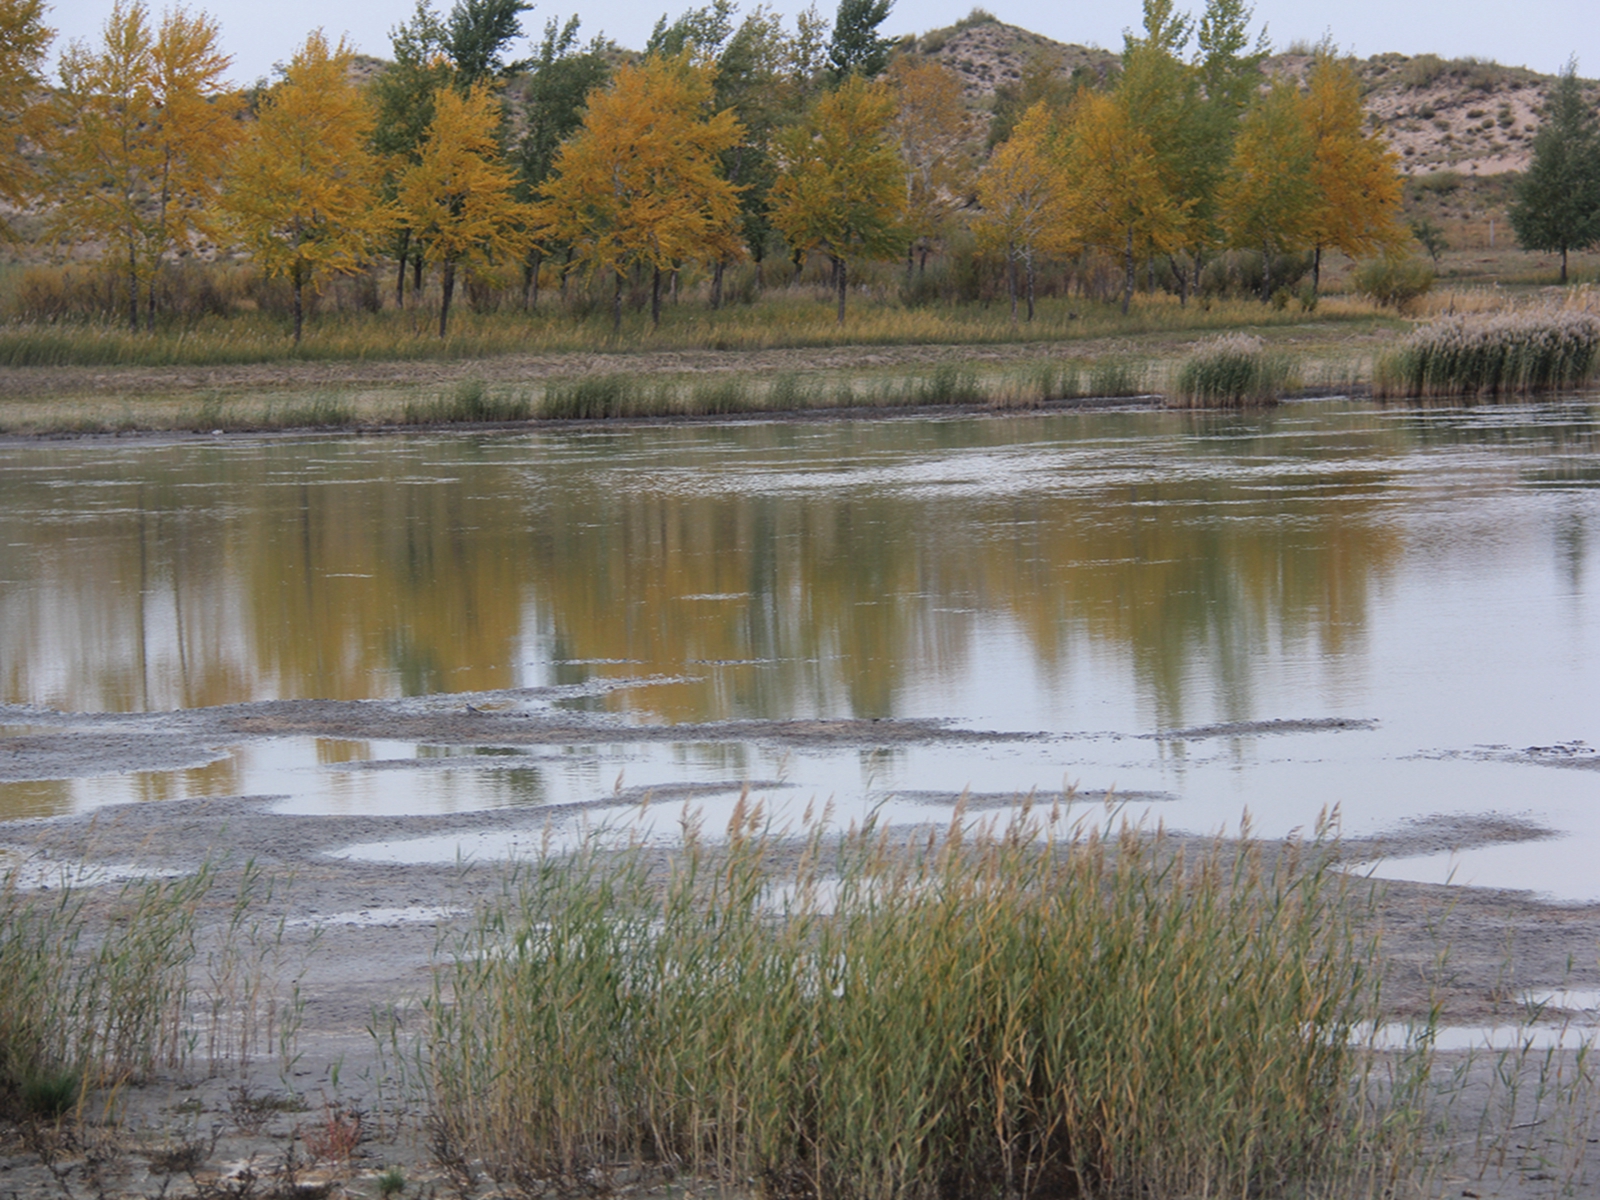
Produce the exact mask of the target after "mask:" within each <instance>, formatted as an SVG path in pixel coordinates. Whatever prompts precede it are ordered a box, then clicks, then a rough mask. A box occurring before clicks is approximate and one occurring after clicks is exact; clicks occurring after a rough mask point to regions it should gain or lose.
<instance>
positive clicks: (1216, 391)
mask: <svg viewBox="0 0 1600 1200" xmlns="http://www.w3.org/2000/svg"><path fill="white" fill-rule="evenodd" d="M1293 376H1294V368H1293V364H1292V363H1291V362H1290V361H1289V359H1288V358H1287V357H1285V356H1284V355H1282V354H1274V353H1271V352H1269V351H1268V350H1267V348H1266V345H1265V344H1264V343H1263V342H1262V340H1261V339H1260V338H1257V337H1249V336H1247V335H1245V334H1238V333H1232V334H1226V335H1224V336H1222V337H1219V338H1216V339H1214V340H1212V341H1209V342H1204V343H1202V344H1201V345H1200V346H1199V347H1198V348H1197V349H1196V350H1195V352H1194V353H1193V354H1191V355H1189V357H1188V358H1186V359H1184V360H1183V364H1182V365H1181V366H1180V367H1179V368H1178V377H1177V386H1176V388H1175V393H1176V394H1175V395H1174V396H1173V397H1171V402H1173V403H1176V404H1180V405H1184V406H1187V407H1190V408H1226V407H1237V406H1239V405H1245V404H1275V403H1277V401H1278V399H1279V397H1281V396H1282V395H1283V393H1284V392H1285V391H1286V390H1288V388H1289V387H1290V385H1291V383H1292V380H1293Z"/></svg>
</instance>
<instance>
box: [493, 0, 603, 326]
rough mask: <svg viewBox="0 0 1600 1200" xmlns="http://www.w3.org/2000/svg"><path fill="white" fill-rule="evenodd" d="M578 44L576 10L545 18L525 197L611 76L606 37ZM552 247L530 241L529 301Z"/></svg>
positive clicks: (521, 160)
mask: <svg viewBox="0 0 1600 1200" xmlns="http://www.w3.org/2000/svg"><path fill="white" fill-rule="evenodd" d="M577 47H578V18H577V17H576V16H573V17H570V18H568V19H567V22H566V24H564V25H558V24H557V22H556V20H555V19H554V18H551V19H550V20H549V21H548V22H547V23H546V24H545V27H544V39H543V41H541V42H540V43H539V49H538V52H537V53H536V54H535V55H534V57H533V59H532V61H531V63H530V64H529V70H528V82H527V84H526V85H525V86H524V88H523V93H522V110H523V121H524V122H525V128H524V132H523V135H522V141H521V143H520V145H519V146H518V147H517V155H516V161H517V180H518V193H517V194H518V196H519V198H520V199H523V200H528V201H531V200H532V199H533V198H534V197H535V196H536V195H537V194H538V192H539V189H540V188H541V187H543V186H544V182H545V180H547V179H548V178H550V172H551V171H552V170H553V169H554V167H555V162H556V154H557V153H558V152H559V150H560V148H561V144H562V143H563V142H565V141H566V140H567V139H568V138H570V137H571V136H572V135H573V134H574V133H576V132H577V130H578V128H579V127H580V126H581V125H582V124H583V106H584V101H585V100H586V99H587V98H588V96H589V93H590V92H592V91H594V90H595V89H596V88H600V87H604V86H605V83H606V80H607V79H608V78H610V75H611V64H610V62H609V59H608V56H607V45H606V43H605V42H603V41H601V40H599V39H596V40H595V41H593V42H591V43H590V44H589V46H588V47H587V48H586V49H584V50H579V49H578V48H577ZM548 249H550V247H548V246H540V245H539V244H538V243H536V242H530V243H529V246H528V251H527V256H526V258H525V260H524V262H523V274H522V297H523V306H524V307H528V306H529V305H530V304H534V305H536V304H537V303H538V300H539V268H540V265H541V262H542V260H543V258H544V255H545V252H546V250H548Z"/></svg>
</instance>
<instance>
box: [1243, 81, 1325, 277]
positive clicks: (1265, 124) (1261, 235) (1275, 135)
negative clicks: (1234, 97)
mask: <svg viewBox="0 0 1600 1200" xmlns="http://www.w3.org/2000/svg"><path fill="white" fill-rule="evenodd" d="M1315 155H1316V150H1315V147H1314V145H1313V143H1312V139H1311V133H1310V130H1309V129H1308V128H1307V125H1306V118H1305V108H1304V106H1303V104H1302V103H1301V99H1300V91H1299V89H1298V88H1297V87H1295V85H1294V84H1293V83H1289V82H1286V81H1284V80H1279V81H1278V82H1276V83H1274V84H1273V85H1272V87H1271V88H1270V89H1269V90H1268V91H1267V92H1266V93H1265V94H1264V95H1262V96H1261V97H1260V98H1259V99H1258V100H1257V101H1256V103H1255V104H1254V105H1252V106H1251V108H1250V111H1249V112H1248V113H1247V114H1246V115H1245V118H1244V120H1243V122H1242V123H1241V124H1240V127H1239V136H1238V139H1237V140H1236V141H1235V143H1234V151H1233V159H1232V161H1231V163H1230V165H1229V173H1228V177H1227V178H1226V179H1225V180H1224V181H1223V184H1222V188H1221V192H1220V196H1219V200H1220V204H1221V216H1222V224H1223V228H1224V230H1225V231H1226V234H1227V237H1228V240H1229V242H1230V243H1231V244H1232V245H1234V246H1237V247H1239V248H1241V249H1247V250H1259V251H1260V252H1261V256H1262V264H1261V281H1262V282H1261V299H1262V300H1263V301H1266V300H1270V299H1271V298H1272V291H1273V288H1272V264H1273V259H1274V256H1276V255H1279V254H1283V253H1285V252H1288V251H1291V250H1301V249H1304V248H1305V247H1306V246H1308V245H1310V244H1311V241H1312V238H1313V237H1314V236H1315V230H1316V210H1317V188H1316V177H1315V174H1314V169H1313V168H1314V166H1315Z"/></svg>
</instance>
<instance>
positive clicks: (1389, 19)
mask: <svg viewBox="0 0 1600 1200" xmlns="http://www.w3.org/2000/svg"><path fill="white" fill-rule="evenodd" d="M415 2H416V0H360V2H357V0H273V2H272V3H260V2H258V0H201V2H194V3H189V4H187V5H186V7H188V8H189V9H190V10H191V11H194V10H204V11H206V12H209V13H211V14H212V15H213V16H215V17H216V18H217V19H218V21H219V22H220V23H221V26H222V39H223V49H224V50H226V51H227V52H228V53H229V54H231V55H232V56H233V60H234V70H233V74H234V79H235V80H236V81H237V82H239V83H249V82H252V81H254V80H255V79H257V78H260V77H262V76H266V75H270V74H271V72H272V68H273V65H274V64H275V63H281V62H284V61H286V60H287V59H288V58H289V56H290V55H291V54H292V53H293V51H294V48H295V47H296V45H298V44H299V43H300V42H301V41H302V40H304V38H305V35H306V34H307V33H308V32H310V31H311V30H312V29H315V28H318V27H320V28H322V29H323V31H324V32H325V33H327V34H328V36H329V38H330V39H333V40H336V39H337V38H338V37H339V35H341V34H347V35H348V36H349V39H350V41H351V42H352V43H353V44H354V45H355V47H356V48H357V49H358V50H360V51H362V52H364V53H367V54H375V55H379V56H381V57H388V55H389V36H388V34H389V30H390V29H391V28H393V27H394V25H395V24H397V23H398V22H400V21H403V20H406V19H407V18H408V17H409V16H410V15H411V13H412V12H413V11H414V9H415ZM452 2H453V0H435V4H434V7H435V8H436V9H440V10H448V9H449V8H450V5H451V3H452ZM707 2H708V0H687V2H686V0H673V2H672V3H671V4H670V5H669V3H667V0H562V2H561V3H557V2H556V0H539V2H538V4H537V6H536V7H535V9H534V10H533V12H531V13H528V14H526V15H525V16H524V17H523V28H524V29H526V30H528V31H529V32H530V33H532V34H535V35H537V34H538V33H539V31H541V30H542V29H543V28H544V23H545V21H546V20H547V19H549V18H550V17H557V18H560V19H562V20H565V19H566V18H567V17H568V16H570V15H571V14H573V13H574V12H576V13H577V14H578V15H579V16H580V17H581V18H582V30H583V35H584V37H585V38H586V39H587V37H589V36H591V35H593V34H596V33H604V34H605V35H606V36H608V37H610V38H611V39H613V40H614V41H616V42H618V43H619V44H621V45H623V46H625V47H630V48H633V49H638V48H639V47H640V46H642V45H643V44H644V41H645V38H646V37H648V36H649V33H650V29H651V27H652V26H653V25H654V24H655V22H656V19H657V18H658V17H660V16H661V15H662V13H663V12H667V13H669V14H670V15H672V16H677V15H678V13H680V12H682V11H683V10H684V9H685V8H688V7H698V6H700V5H701V4H704V3H707ZM147 3H148V4H149V7H150V9H151V11H152V12H160V11H161V10H163V9H164V8H166V7H167V6H168V3H167V0H147ZM804 4H805V0H787V2H784V0H778V2H777V3H774V4H773V7H774V8H775V9H776V10H777V11H778V12H780V13H783V14H784V15H785V16H786V17H789V18H792V17H793V15H794V12H795V11H796V10H798V9H800V8H802V7H804ZM753 6H754V0H744V3H742V4H741V6H740V7H741V8H742V9H748V8H751V7H753ZM983 6H984V7H986V8H988V9H989V10H990V11H991V12H993V13H994V14H995V15H996V16H997V17H999V18H1000V19H1001V20H1002V21H1005V22H1007V23H1008V24H1012V25H1020V26H1022V27H1024V28H1026V29H1031V30H1033V31H1034V32H1036V33H1041V34H1044V35H1045V36H1046V37H1051V38H1054V39H1056V40H1057V41H1062V42H1078V43H1082V44H1085V45H1099V46H1103V47H1105V48H1106V49H1109V50H1119V49H1121V46H1122V32H1123V30H1124V29H1127V28H1128V27H1130V26H1134V25H1137V24H1138V22H1139V19H1140V14H1141V11H1142V10H1141V7H1140V0H1115V2H1114V3H1094V4H1084V5H1082V6H1081V7H1080V6H1076V5H1067V4H1062V3H1059V0H989V2H988V3H985V4H984V5H983ZM817 7H818V8H819V9H820V10H821V11H822V12H823V13H824V14H825V15H827V16H828V17H830V18H831V17H832V15H833V12H834V9H835V8H836V7H837V0H817ZM972 7H973V0H920V2H918V0H897V2H896V5H895V10H894V11H893V12H892V13H891V15H890V17H889V20H888V21H887V22H885V24H884V26H883V29H884V32H885V33H888V34H894V35H899V34H903V33H926V32H927V31H928V30H930V29H936V28H939V27H940V26H943V25H949V24H951V23H952V22H954V21H956V20H957V19H959V18H960V17H962V16H964V15H965V14H966V13H968V12H970V11H971V9H972ZM1177 7H1178V8H1179V9H1184V8H1186V7H1187V8H1189V9H1190V10H1192V11H1198V10H1199V9H1201V8H1203V7H1204V0H1191V2H1190V3H1188V4H1185V0H1178V2H1177ZM110 11H111V0H55V3H54V4H53V6H52V7H51V8H50V9H49V11H48V14H47V20H48V22H49V24H50V25H51V26H52V27H54V28H55V29H56V30H57V32H58V42H57V49H59V48H60V47H61V46H63V45H65V43H66V41H67V40H68V39H70V38H86V39H88V40H90V41H91V42H94V41H96V40H98V37H99V32H100V28H101V26H102V24H103V23H104V21H105V18H106V15H107V14H108V13H109V12H110ZM1255 11H1256V27H1259V26H1260V25H1261V24H1262V23H1265V24H1266V25H1267V27H1268V33H1269V34H1270V36H1271V38H1272V42H1273V44H1274V45H1275V46H1276V47H1278V48H1280V49H1281V48H1283V47H1285V46H1287V45H1288V44H1289V43H1290V42H1291V41H1294V40H1296V39H1304V40H1306V41H1311V42H1314V41H1316V40H1318V39H1319V38H1321V37H1322V36H1323V34H1325V33H1327V34H1331V35H1332V37H1333V40H1334V42H1335V43H1336V44H1337V45H1338V46H1339V47H1340V49H1342V50H1346V51H1351V52H1353V53H1355V54H1358V55H1360V56H1362V57H1366V56H1367V55H1370V54H1377V53H1380V52H1383V51H1388V50H1395V51H1399V52H1400V53H1403V54H1421V53H1424V52H1432V53H1435V54H1440V55H1443V56H1444V57H1446V58H1459V57H1468V56H1474V57H1477V58H1488V59H1494V60H1495V61H1497V62H1500V63H1503V64H1505V65H1507V66H1526V67H1531V68H1533V69H1534V70H1537V71H1544V72H1550V73H1553V72H1555V71H1558V70H1560V68H1561V66H1562V64H1564V63H1565V62H1566V61H1567V59H1568V57H1569V56H1571V55H1574V54H1576V55H1577V57H1578V70H1579V74H1581V75H1583V76H1585V77H1596V76H1600V17H1597V5H1596V0H1524V2H1523V3H1520V4H1512V3H1506V2H1505V0H1410V2H1409V3H1396V2H1395V0H1344V3H1341V4H1337V5H1331V4H1316V5H1313V4H1306V3H1297V2H1295V0H1257V3H1256V6H1255ZM516 53H518V54H519V55H520V54H522V53H526V51H525V49H524V48H523V47H522V46H519V47H517V48H516Z"/></svg>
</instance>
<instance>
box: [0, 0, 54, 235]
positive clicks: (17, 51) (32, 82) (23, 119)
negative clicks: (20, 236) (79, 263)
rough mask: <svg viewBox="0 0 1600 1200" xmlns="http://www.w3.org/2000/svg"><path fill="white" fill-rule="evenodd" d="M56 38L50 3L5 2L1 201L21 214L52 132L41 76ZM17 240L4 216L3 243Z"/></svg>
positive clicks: (0, 50) (0, 4)
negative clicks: (36, 155)
mask: <svg viewBox="0 0 1600 1200" xmlns="http://www.w3.org/2000/svg"><path fill="white" fill-rule="evenodd" d="M53 36H54V34H53V32H52V31H51V30H49V29H47V28H46V27H45V24H44V0H0V200H3V201H5V202H6V203H7V204H10V205H14V206H15V207H17V208H21V207H23V206H24V205H26V204H27V203H28V202H29V201H30V200H31V199H32V197H33V193H34V189H35V187H36V185H37V182H38V178H37V172H36V171H35V170H34V167H33V164H32V162H30V161H29V154H30V152H31V151H36V150H37V149H38V148H39V147H40V143H41V140H42V138H43V136H44V133H45V130H46V128H47V127H48V120H47V110H46V106H45V105H44V103H43V102H42V100H41V96H42V94H43V87H44V80H43V77H42V76H41V74H40V72H41V71H42V70H43V68H44V56H45V51H46V50H47V49H49V47H50V39H51V38H52V37H53ZM14 236H15V234H14V233H13V232H12V229H11V226H10V224H9V223H8V222H7V221H6V219H5V218H4V217H3V216H0V238H6V239H10V238H12V237H14Z"/></svg>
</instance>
